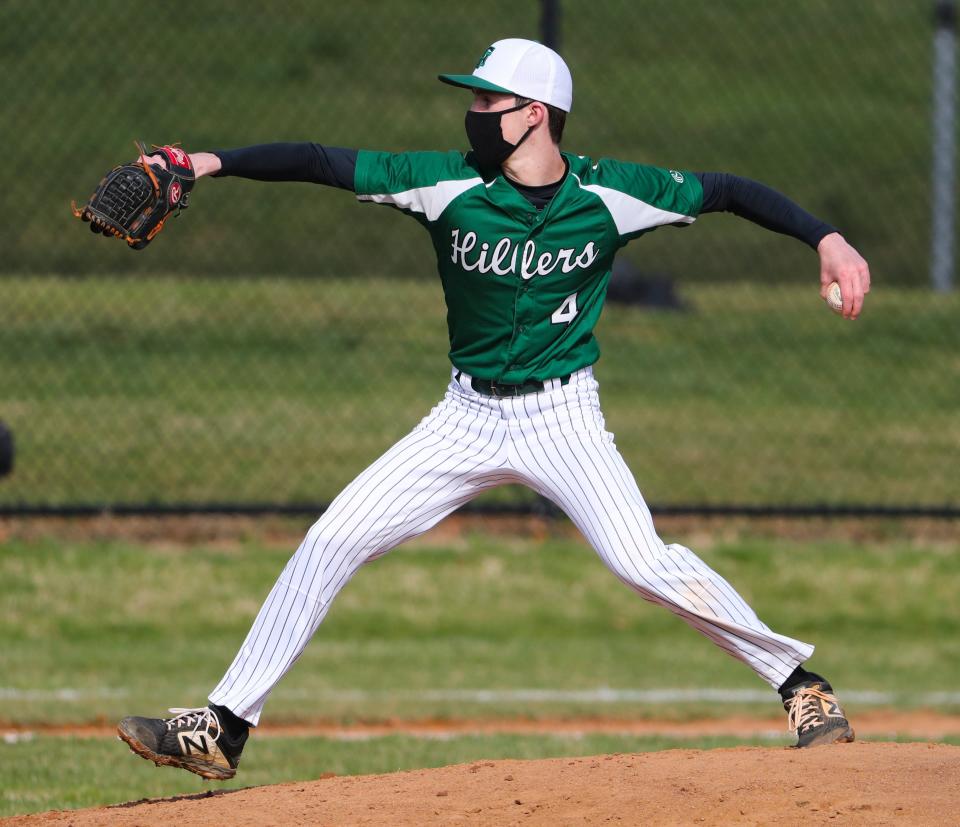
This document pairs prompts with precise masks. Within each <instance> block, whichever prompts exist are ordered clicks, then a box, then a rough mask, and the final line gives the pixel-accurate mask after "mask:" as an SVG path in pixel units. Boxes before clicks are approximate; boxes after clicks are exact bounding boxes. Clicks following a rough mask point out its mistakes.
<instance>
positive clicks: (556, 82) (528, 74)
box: [438, 37, 573, 112]
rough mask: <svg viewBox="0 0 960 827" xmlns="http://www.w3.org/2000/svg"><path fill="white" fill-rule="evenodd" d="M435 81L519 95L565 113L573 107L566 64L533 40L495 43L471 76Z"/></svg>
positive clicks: (442, 77) (571, 90)
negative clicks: (554, 107) (547, 104)
mask: <svg viewBox="0 0 960 827" xmlns="http://www.w3.org/2000/svg"><path fill="white" fill-rule="evenodd" d="M438 77H439V78H440V80H442V81H443V82H444V83H449V84H451V85H452V86H463V87H466V88H467V89H485V90H486V91H488V92H502V93H504V94H507V95H518V96H520V97H522V98H530V99H531V100H535V101H540V102H541V103H549V104H550V105H551V106H556V107H557V109H562V110H563V111H564V112H569V111H570V108H571V107H572V105H573V78H571V77H570V70H569V69H568V68H567V64H566V63H564V62H563V58H562V57H560V55H558V54H557V53H556V52H555V51H553V49H550V48H548V47H546V46H544V45H543V44H542V43H537V42H536V41H535V40H523V39H521V38H518V37H511V38H508V39H506V40H498V41H497V42H496V43H494V44H493V45H492V46H488V47H487V50H486V51H485V52H484V53H483V55H481V57H480V60H479V61H477V66H476V68H475V69H474V70H473V74H472V75H438Z"/></svg>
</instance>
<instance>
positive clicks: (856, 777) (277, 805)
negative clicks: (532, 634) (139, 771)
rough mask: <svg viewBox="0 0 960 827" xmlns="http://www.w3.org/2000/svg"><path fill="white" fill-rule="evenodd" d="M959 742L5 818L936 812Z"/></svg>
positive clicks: (519, 768)
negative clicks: (954, 744) (951, 744)
mask: <svg viewBox="0 0 960 827" xmlns="http://www.w3.org/2000/svg"><path fill="white" fill-rule="evenodd" d="M958 811H960V747H951V746H944V745H940V744H891V743H855V744H844V745H837V746H831V747H820V748H817V749H812V750H805V751H797V750H791V749H761V748H754V747H750V748H747V747H741V748H737V749H717V750H709V751H699V750H670V751H666V752H655V753H644V754H640V755H604V756H596V757H592V758H558V759H550V760H543V761H481V762H476V763H473V764H460V765H457V766H451V767H443V768H441V769H436V770H417V771H413V772H399V773H391V774H389V775H371V776H357V777H344V778H328V779H322V780H319V781H311V782H301V783H295V784H281V785H277V786H273V787H259V788H249V789H245V790H237V791H233V792H224V793H220V794H217V793H216V792H210V793H207V794H201V795H196V796H183V797H180V798H174V799H163V800H155V801H139V802H132V803H130V804H125V805H120V806H117V807H107V808H98V809H90V810H74V811H69V812H65V811H60V812H51V813H39V814H36V815H32V816H22V817H16V818H13V819H9V820H7V821H5V822H3V823H4V824H5V825H9V827H13V825H22V826H23V827H27V825H33V827H38V825H73V827H87V825H109V826H110V827H113V825H147V824H168V823H175V824H177V825H178V827H192V825H201V824H203V825H206V824H217V823H218V824H231V825H273V824H276V825H281V824H282V825H298V824H319V825H350V824H364V825H391V827H406V826H408V825H409V827H413V826H414V825H417V826H419V825H433V824H436V825H440V824H443V825H449V824H468V825H521V824H522V825H558V824H623V825H628V824H696V823H702V824H799V823H805V824H826V823H831V822H832V823H843V824H890V823H894V822H896V823H900V824H905V825H906V824H910V825H915V824H944V823H955V822H953V820H954V819H955V818H956V815H957V812H958Z"/></svg>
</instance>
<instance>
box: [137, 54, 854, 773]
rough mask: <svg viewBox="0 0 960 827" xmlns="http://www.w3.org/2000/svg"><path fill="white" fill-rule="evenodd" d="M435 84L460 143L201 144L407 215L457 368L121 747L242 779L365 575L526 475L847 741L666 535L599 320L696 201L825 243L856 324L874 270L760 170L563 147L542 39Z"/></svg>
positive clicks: (244, 170) (203, 170)
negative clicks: (465, 145)
mask: <svg viewBox="0 0 960 827" xmlns="http://www.w3.org/2000/svg"><path fill="white" fill-rule="evenodd" d="M440 80H441V81H443V82H444V83H447V84H452V85H454V86H459V87H464V88H466V89H470V90H472V92H473V100H472V104H471V106H470V109H469V111H468V112H467V114H466V133H467V137H468V139H469V143H470V146H471V147H472V151H471V152H467V153H466V154H463V153H461V152H405V153H391V152H373V151H367V150H361V151H356V150H352V149H342V148H335V147H327V146H321V145H318V144H312V143H302V144H269V145H263V146H253V147H246V148H242V149H236V150H230V151H217V152H213V153H208V152H199V153H195V154H192V155H191V156H190V160H191V161H192V164H193V167H194V169H195V172H196V175H197V177H198V178H200V177H203V176H206V175H213V176H217V177H221V178H222V177H227V176H230V175H233V176H240V177H244V178H253V179H258V180H263V181H310V182H315V183H319V184H325V185H329V186H334V187H339V188H342V189H346V190H351V191H353V192H355V193H356V197H357V198H358V200H360V201H369V202H373V203H375V204H383V205H386V206H389V207H393V208H394V209H397V210H400V211H401V212H403V213H405V214H406V215H409V216H410V217H411V218H413V219H414V220H415V221H417V222H418V223H419V224H420V225H421V226H422V227H423V228H424V229H425V230H426V231H427V232H428V233H429V234H430V237H431V239H432V241H433V245H434V248H435V250H436V253H437V268H438V271H439V275H440V282H441V285H442V287H443V291H444V296H445V299H446V303H447V310H448V313H447V323H448V327H449V334H450V354H449V355H450V361H451V363H452V368H451V374H450V381H449V384H448V386H447V388H446V392H445V393H444V395H443V398H442V399H441V400H440V401H439V402H438V403H437V405H436V407H434V408H433V410H432V411H431V412H430V413H429V414H428V415H427V416H426V417H425V418H424V419H423V420H422V421H421V422H420V423H419V424H418V425H417V426H416V427H415V428H414V429H413V431H412V432H411V433H410V434H409V435H407V436H406V437H404V438H403V439H401V440H400V441H399V442H398V443H397V444H396V445H394V446H393V447H392V448H390V449H389V450H388V451H387V452H386V453H385V454H384V455H383V456H382V457H380V459H378V460H376V461H375V462H374V463H373V465H371V466H370V467H369V468H367V469H366V470H365V471H363V472H362V473H361V474H360V475H359V476H358V477H357V478H356V479H355V480H354V481H353V482H352V483H350V484H349V485H348V486H347V488H346V489H345V490H344V491H343V492H342V493H341V494H340V495H339V496H338V497H337V498H336V499H335V500H334V501H333V503H332V504H331V505H330V507H329V509H328V510H327V511H326V512H325V513H324V514H323V516H322V517H320V519H319V520H318V521H317V522H316V523H315V524H314V525H313V526H312V527H311V528H310V530H309V532H308V533H307V535H306V537H305V538H304V540H303V542H302V543H301V545H300V547H299V548H298V549H297V551H296V553H295V554H294V555H293V557H292V558H291V559H290V561H289V562H288V563H287V566H286V568H285V569H284V570H283V572H282V573H281V575H280V577H279V579H278V580H277V582H276V584H275V585H274V586H273V589H272V591H271V592H270V594H269V596H268V597H267V599H266V602H265V603H264V604H263V607H262V608H261V609H260V612H259V614H258V615H257V617H256V619H255V620H254V622H253V627H252V628H251V629H250V632H249V634H248V635H247V638H246V640H245V641H244V642H243V645H242V646H241V647H240V651H239V652H238V653H237V656H236V658H235V659H234V661H233V663H232V664H230V666H229V668H228V669H227V671H226V673H225V674H224V676H223V679H222V680H221V681H220V683H219V684H218V685H217V686H216V687H215V688H214V689H213V691H212V692H211V693H210V695H209V705H208V706H205V707H200V708H189V709H171V710H170V711H171V712H172V713H173V717H171V718H166V719H160V718H140V717H132V718H125V719H124V720H123V721H122V722H121V723H120V726H119V734H120V737H121V738H122V739H123V740H124V741H126V742H127V743H128V744H129V745H130V747H131V748H132V749H133V750H134V751H135V752H136V753H138V754H139V755H141V756H143V757H145V758H148V759H151V760H153V761H154V762H155V763H157V764H158V765H159V764H167V765H173V766H177V767H182V768H184V769H187V770H190V771H191V772H194V773H197V774H198V775H201V776H203V777H204V778H215V779H225V778H231V777H232V776H233V775H234V774H235V772H236V768H237V764H238V762H239V759H240V754H241V751H242V749H243V747H244V744H245V742H246V739H247V735H248V731H249V729H250V728H251V727H255V726H256V725H257V723H258V722H259V720H260V714H261V710H262V709H263V705H264V703H265V702H266V700H267V698H268V697H269V695H270V692H271V691H272V689H273V688H274V687H275V686H276V685H277V683H278V682H279V681H280V679H281V678H282V677H283V676H284V674H285V673H286V672H287V670H289V669H290V667H291V666H293V664H294V663H295V662H296V660H297V658H298V657H299V656H300V655H301V653H302V652H303V650H304V647H305V646H306V645H307V643H308V641H309V640H310V638H311V637H312V636H313V634H314V632H316V630H317V627H318V626H319V625H320V623H321V622H322V621H323V619H324V617H325V616H326V614H327V611H328V610H329V609H330V605H331V603H332V602H333V599H334V598H335V597H336V595H337V593H338V592H339V591H340V589H342V588H343V586H344V585H345V584H346V583H347V581H349V580H350V578H351V577H353V575H354V574H355V573H356V572H357V570H358V569H359V568H360V567H361V566H362V565H363V564H365V563H368V562H370V561H371V560H375V559H376V558H378V557H380V556H381V555H383V554H386V553H387V552H388V551H389V550H390V549H392V548H394V547H395V546H397V545H399V544H400V543H403V542H404V541H406V540H409V539H410V538H412V537H416V536H417V535H419V534H422V533H423V532H425V531H427V530H428V529H430V528H431V527H432V526H434V525H436V524H437V523H438V522H439V521H440V520H442V519H443V518H444V517H445V516H447V515H448V514H450V513H452V512H453V511H454V510H456V509H457V508H458V507H460V506H461V505H463V504H464V503H466V502H468V501H469V500H471V499H473V498H474V497H476V496H477V495H478V494H480V493H481V492H483V491H486V490H488V489H490V488H492V487H494V486H497V485H501V484H505V483H522V484H524V485H527V486H529V487H530V488H532V489H533V490H534V491H536V492H537V493H539V494H541V495H542V496H544V497H546V498H548V499H550V500H551V501H553V502H554V503H556V504H557V505H558V506H559V507H560V508H562V509H563V511H564V512H565V513H566V514H567V515H568V516H569V517H570V519H571V520H572V521H573V522H574V523H575V525H576V526H577V527H578V528H579V529H580V531H581V532H582V533H583V535H584V536H585V537H586V539H587V541H588V542H589V543H590V545H591V546H592V547H593V548H594V549H595V550H596V552H597V554H599V556H600V558H601V560H602V561H603V562H604V564H606V566H607V567H608V568H609V569H610V570H611V571H612V572H613V574H614V575H615V576H616V577H617V578H618V579H619V580H621V581H622V582H623V583H625V584H626V585H627V586H629V587H630V588H631V589H633V590H634V591H635V592H636V593H637V594H638V595H639V596H640V597H642V598H643V599H645V600H648V601H650V602H652V603H657V604H659V605H661V606H663V607H665V608H667V609H669V610H670V611H671V612H674V613H675V614H677V615H678V616H679V617H681V618H682V619H683V620H684V621H686V622H687V623H688V624H689V625H690V626H692V627H693V628H694V629H696V630H697V631H699V632H700V633H702V634H704V635H706V636H707V637H708V638H710V639H711V640H712V641H713V642H714V643H716V644H717V646H719V647H720V648H721V649H723V650H724V651H726V652H727V653H728V654H730V655H732V656H733V657H735V658H737V659H739V660H741V661H743V662H744V663H745V664H746V665H747V666H748V667H750V668H751V669H752V670H753V671H754V672H756V673H757V675H759V677H760V678H761V679H763V680H764V681H766V682H767V683H768V684H769V685H770V686H771V687H773V689H774V690H776V691H778V692H779V693H780V696H781V698H782V701H783V705H784V707H785V709H786V711H787V713H788V726H789V728H790V730H792V731H794V732H796V733H797V736H798V739H797V746H799V747H808V746H813V745H817V744H826V743H831V742H837V741H852V740H853V738H854V732H853V729H852V728H851V727H850V724H849V723H848V721H847V718H846V715H845V714H844V712H843V710H842V709H841V707H840V704H839V703H838V701H837V698H836V696H835V695H834V691H833V689H832V687H831V685H830V684H829V683H828V682H827V681H826V680H825V679H824V678H823V677H822V676H820V675H817V674H815V673H813V672H809V671H807V670H806V668H805V663H806V662H807V660H808V659H809V658H810V656H811V654H812V653H813V646H812V645H811V644H809V643H804V642H803V641H800V640H795V639H793V638H790V637H787V636H785V635H783V634H779V633H777V632H774V631H772V630H771V629H770V628H768V627H767V626H766V625H765V624H764V623H763V622H762V621H761V620H760V619H759V618H758V617H757V615H756V614H755V613H754V611H753V610H752V609H751V608H750V607H749V606H748V605H747V604H746V602H745V601H744V600H743V598H742V597H740V595H739V594H737V592H736V591H735V590H734V589H733V587H732V586H731V585H730V584H729V583H727V582H726V580H724V579H723V578H722V577H721V576H720V575H718V574H717V573H716V572H714V571H712V570H711V569H710V568H709V567H708V566H707V565H706V564H705V563H704V562H703V561H702V560H700V559H699V558H698V557H697V556H696V555H695V554H694V553H693V552H692V551H691V550H690V549H688V548H686V547H684V546H682V545H678V544H675V543H673V544H665V543H664V542H663V541H661V540H660V538H659V537H658V536H657V533H656V531H655V530H654V526H653V520H652V519H651V516H650V512H649V510H648V509H647V506H646V504H645V503H644V500H643V497H642V496H641V494H640V490H639V489H638V487H637V484H636V482H635V481H634V478H633V476H632V475H631V473H630V471H629V469H628V468H627V466H626V465H625V464H624V461H623V459H622V458H621V456H620V453H619V452H618V450H617V447H616V445H615V444H614V441H613V435H612V434H611V433H610V432H609V431H607V430H606V427H605V425H604V418H603V414H602V413H601V410H600V403H599V401H598V391H597V381H596V379H595V378H594V375H593V369H592V365H593V364H594V362H596V361H597V359H598V358H599V356H600V350H599V347H598V345H597V341H596V339H595V338H594V335H593V328H594V326H595V325H596V323H597V319H598V318H599V316H600V311H601V308H602V306H603V300H604V295H605V292H606V288H607V284H608V282H609V279H610V271H611V267H612V264H613V258H614V255H615V254H616V252H617V250H619V249H620V248H621V247H623V246H624V245H626V244H627V243H628V242H629V241H632V240H633V239H636V238H639V237H640V236H642V235H644V234H645V233H648V232H650V231H651V230H654V229H656V228H657V227H660V226H664V225H667V226H683V225H687V224H691V223H693V222H694V220H695V219H696V218H697V216H698V215H700V214H703V213H709V212H717V211H722V210H726V211H730V212H733V213H735V214H737V215H740V216H743V217H744V218H746V219H748V220H750V221H752V222H754V223H757V224H759V225H761V226H763V227H766V228H767V229H770V230H774V231H776V232H780V233H786V234H789V235H792V236H794V237H795V238H797V239H799V240H801V241H803V242H804V243H806V244H808V245H809V246H810V247H812V248H814V249H815V250H816V251H817V252H818V254H819V257H820V281H821V294H822V295H825V291H826V288H827V286H828V285H830V284H831V283H832V282H833V281H837V282H839V284H840V287H841V291H842V294H843V315H844V316H845V317H846V318H848V319H855V318H856V317H857V316H858V314H859V313H860V310H861V307H862V305H863V300H864V294H865V293H866V292H867V291H868V290H869V288H870V275H869V270H868V268H867V264H866V262H865V261H864V260H863V259H862V258H861V257H860V255H859V254H858V253H857V251H856V250H855V249H854V248H853V247H851V246H850V245H849V244H848V243H847V242H846V241H845V240H844V239H843V237H842V236H841V235H840V234H839V233H838V232H837V231H836V230H834V228H832V227H830V226H829V225H827V224H825V223H824V222H823V221H820V220H819V219H817V218H815V217H813V216H812V215H810V214H809V213H807V212H805V211H803V210H802V209H801V208H800V207H798V206H797V205H796V204H794V203H793V202H791V201H790V200H788V199H787V198H785V197H784V196H782V195H780V194H779V193H777V192H775V191H773V190H772V189H770V188H768V187H765V186H763V185H761V184H758V183H756V182H753V181H749V180H747V179H744V178H739V177H737V176H734V175H729V174H721V173H694V172H687V171H681V170H674V169H661V168H657V167H651V166H644V165H641V164H635V163H629V162H625V161H617V160H613V159H607V158H601V159H599V160H598V159H594V158H590V157H587V156H585V155H577V154H572V153H567V152H563V151H561V149H560V146H559V144H560V140H561V136H562V133H563V127H564V121H565V118H566V116H567V113H569V112H570V109H571V104H572V100H573V84H572V80H571V76H570V71H569V70H568V68H567V66H566V64H565V63H564V61H563V60H562V59H561V57H560V56H559V55H558V54H557V53H556V52H554V51H552V50H551V49H549V48H547V47H545V46H543V45H540V44H539V43H535V42H532V41H529V40H521V39H507V40H500V41H498V42H496V43H494V44H493V45H491V46H490V47H488V48H487V49H486V50H485V51H484V52H483V54H482V55H481V56H480V59H479V61H478V62H477V64H476V67H475V69H474V70H473V73H472V74H469V75H441V76H440ZM151 161H152V162H158V163H162V162H163V159H162V158H160V157H159V156H154V157H153V158H152V159H151Z"/></svg>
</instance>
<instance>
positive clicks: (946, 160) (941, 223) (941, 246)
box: [930, 0, 957, 293]
mask: <svg viewBox="0 0 960 827" xmlns="http://www.w3.org/2000/svg"><path fill="white" fill-rule="evenodd" d="M934 19H935V20H936V30H935V31H934V35H933V166H932V176H933V180H932V181H931V194H932V201H931V209H932V211H933V215H932V221H931V227H932V233H931V242H930V281H931V283H932V286H933V289H934V290H935V291H936V292H938V293H948V292H950V291H951V290H952V289H953V271H954V240H953V233H954V226H955V215H956V193H955V190H954V183H955V181H954V178H955V176H956V166H955V160H956V149H957V146H956V144H957V141H956V131H955V129H954V123H955V121H956V97H957V91H956V90H957V84H956V79H957V64H956V54H957V7H956V4H955V0H936V6H935V14H934Z"/></svg>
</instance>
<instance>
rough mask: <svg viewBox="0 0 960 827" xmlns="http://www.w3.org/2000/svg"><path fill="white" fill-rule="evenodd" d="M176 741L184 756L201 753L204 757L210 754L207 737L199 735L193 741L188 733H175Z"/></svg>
mask: <svg viewBox="0 0 960 827" xmlns="http://www.w3.org/2000/svg"><path fill="white" fill-rule="evenodd" d="M177 739H178V740H179V741H180V750H181V751H182V752H183V754H184V755H190V753H192V752H202V753H203V754H204V755H209V754H210V745H209V743H208V742H207V736H206V735H201V736H199V738H198V739H197V740H196V741H194V740H192V739H191V735H190V733H188V732H179V733H177Z"/></svg>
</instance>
